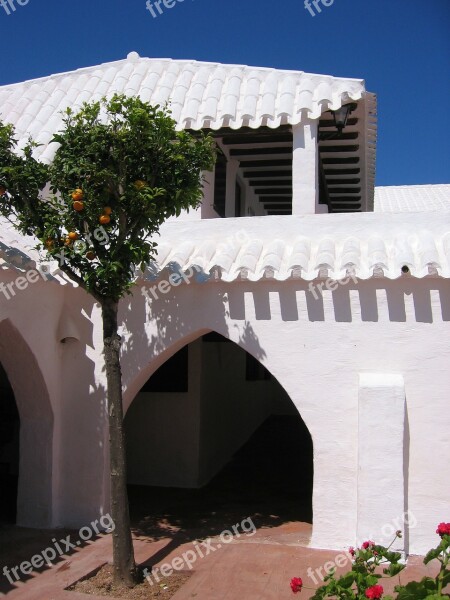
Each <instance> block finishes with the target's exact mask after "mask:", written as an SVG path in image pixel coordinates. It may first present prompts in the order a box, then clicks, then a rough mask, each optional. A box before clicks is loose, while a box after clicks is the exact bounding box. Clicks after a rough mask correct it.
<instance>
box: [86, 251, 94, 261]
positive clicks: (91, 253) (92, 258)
mask: <svg viewBox="0 0 450 600" xmlns="http://www.w3.org/2000/svg"><path fill="white" fill-rule="evenodd" d="M86 258H87V259H88V260H94V259H95V258H96V256H95V252H93V251H92V250H89V252H86Z"/></svg>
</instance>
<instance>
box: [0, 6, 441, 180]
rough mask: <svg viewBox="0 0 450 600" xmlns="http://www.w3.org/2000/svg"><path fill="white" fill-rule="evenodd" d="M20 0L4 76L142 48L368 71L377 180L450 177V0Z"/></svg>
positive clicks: (0, 77) (11, 20)
mask: <svg viewBox="0 0 450 600" xmlns="http://www.w3.org/2000/svg"><path fill="white" fill-rule="evenodd" d="M3 1H4V2H6V1H7V0H3ZM18 1H19V0H10V2H13V3H15V5H16V10H15V12H11V14H9V15H7V13H6V11H5V9H4V8H2V6H1V2H2V0H0V30H1V32H2V34H1V35H2V59H1V63H0V85H3V84H7V83H13V82H17V81H22V80H25V79H31V78H35V77H41V76H44V75H49V74H51V73H58V72H61V71H70V70H72V69H76V68H79V67H83V66H89V65H95V64H99V63H102V62H108V61H113V60H119V59H122V58H125V57H126V55H127V54H128V52H130V51H132V50H135V51H137V52H138V53H139V54H140V55H141V56H148V57H167V58H191V59H196V60H206V61H217V62H226V63H239V64H249V65H258V66H270V67H279V68H285V69H298V70H302V71H308V72H312V73H325V74H329V75H335V76H340V77H356V78H364V79H365V80H366V85H367V89H368V90H369V91H372V92H375V93H377V95H378V105H379V138H378V154H377V185H401V184H420V183H444V182H447V183H448V182H450V167H449V165H450V144H449V138H450V135H449V133H450V131H449V129H450V127H449V126H450V116H449V115H450V107H448V105H447V103H448V98H450V77H449V74H450V73H449V71H450V69H449V66H450V0H426V1H425V0H334V2H332V4H331V5H330V6H328V7H325V6H323V5H321V6H322V12H321V13H320V14H319V13H317V11H316V10H315V11H314V12H315V13H317V14H315V16H314V17H313V16H312V15H311V14H310V13H309V11H308V10H306V9H305V7H304V3H303V1H304V0H227V1H223V0H184V1H183V2H181V0H178V1H177V2H176V4H175V6H174V7H173V8H171V9H164V12H163V14H162V15H159V16H157V17H156V18H154V17H152V15H151V13H150V11H149V10H147V9H146V5H145V2H146V0H76V2H73V1H72V2H71V1H69V0H28V2H27V0H21V1H22V3H25V2H27V3H26V4H25V5H24V6H20V5H19V3H18ZM327 1H328V2H330V1H331V0H327ZM313 10H314V7H313Z"/></svg>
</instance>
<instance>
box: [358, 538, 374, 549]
mask: <svg viewBox="0 0 450 600" xmlns="http://www.w3.org/2000/svg"><path fill="white" fill-rule="evenodd" d="M372 546H375V542H372V540H368V541H367V542H364V543H363V545H362V546H361V548H364V550H367V548H371V547H372Z"/></svg>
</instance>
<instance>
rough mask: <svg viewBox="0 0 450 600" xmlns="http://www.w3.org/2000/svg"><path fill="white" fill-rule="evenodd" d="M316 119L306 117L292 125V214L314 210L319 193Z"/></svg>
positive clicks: (308, 212)
mask: <svg viewBox="0 0 450 600" xmlns="http://www.w3.org/2000/svg"><path fill="white" fill-rule="evenodd" d="M317 124H318V121H317V120H315V121H313V120H311V119H306V120H305V121H304V122H302V123H300V124H299V125H294V127H293V128H292V133H293V156H292V214H293V215H306V214H314V213H315V212H316V204H318V195H319V168H318V166H319V162H318V145H317V129H318V128H317Z"/></svg>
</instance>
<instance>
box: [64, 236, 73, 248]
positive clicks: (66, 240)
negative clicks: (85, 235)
mask: <svg viewBox="0 0 450 600" xmlns="http://www.w3.org/2000/svg"><path fill="white" fill-rule="evenodd" d="M71 243H72V240H71V239H70V237H66V239H65V240H64V245H65V246H70V244H71Z"/></svg>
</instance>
